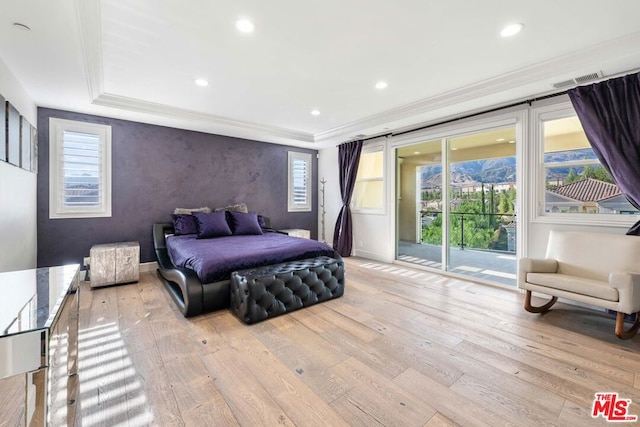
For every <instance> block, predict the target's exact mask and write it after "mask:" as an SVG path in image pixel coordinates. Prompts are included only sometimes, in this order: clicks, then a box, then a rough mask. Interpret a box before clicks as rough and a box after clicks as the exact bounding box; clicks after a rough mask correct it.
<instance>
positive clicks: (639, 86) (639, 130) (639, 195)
mask: <svg viewBox="0 0 640 427" xmlns="http://www.w3.org/2000/svg"><path fill="white" fill-rule="evenodd" d="M568 93H569V98H571V102H572V103H573V107H574V108H575V110H576V113H577V114H578V118H579V119H580V122H581V123H582V127H583V128H584V131H585V134H586V135H587V139H588V140H589V143H591V147H592V148H593V151H594V152H595V153H596V155H597V156H598V159H600V162H601V163H602V164H603V165H604V167H605V168H606V169H607V170H608V171H609V173H610V174H611V176H612V177H613V179H614V181H615V182H616V184H617V185H618V187H619V188H620V190H621V191H622V192H623V193H624V195H625V196H626V197H627V199H629V202H630V203H631V204H632V205H633V206H635V208H636V209H639V210H640V73H637V74H630V75H627V76H624V77H620V78H616V79H611V80H607V81H604V82H600V83H595V84H592V85H588V86H579V87H577V88H574V89H571V90H569V92H568ZM627 234H630V235H636V236H640V221H638V222H636V223H635V225H634V226H633V227H631V228H630V229H629V231H627Z"/></svg>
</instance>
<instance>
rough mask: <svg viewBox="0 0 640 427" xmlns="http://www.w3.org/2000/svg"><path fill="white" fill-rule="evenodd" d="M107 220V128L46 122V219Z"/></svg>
mask: <svg viewBox="0 0 640 427" xmlns="http://www.w3.org/2000/svg"><path fill="white" fill-rule="evenodd" d="M110 216H111V126H106V125H98V124H94V123H84V122H74V121H70V120H62V119H55V118H51V119H49V218H52V219H55V218H92V217H110Z"/></svg>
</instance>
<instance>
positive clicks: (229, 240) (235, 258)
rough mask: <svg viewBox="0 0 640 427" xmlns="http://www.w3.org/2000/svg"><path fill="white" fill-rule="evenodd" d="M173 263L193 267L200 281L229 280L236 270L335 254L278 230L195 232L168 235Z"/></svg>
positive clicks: (324, 245)
mask: <svg viewBox="0 0 640 427" xmlns="http://www.w3.org/2000/svg"><path fill="white" fill-rule="evenodd" d="M166 243H167V251H168V253H169V257H170V258H171V261H172V262H173V264H174V265H175V266H177V267H184V268H189V269H191V270H194V271H195V272H196V274H197V275H198V278H199V279H200V281H201V282H202V283H211V282H217V281H221V280H228V279H229V278H230V277H231V273H232V272H233V271H236V270H244V269H247V268H254V267H262V266H266V265H272V264H278V263H281V262H287V261H294V260H299V259H305V258H314V257H318V256H334V251H333V249H332V248H331V247H329V246H327V245H326V244H324V243H321V242H318V241H316V240H311V239H303V238H299V237H292V236H288V235H285V234H281V233H264V234H261V235H249V236H243V235H234V236H225V237H214V238H210V239H198V238H196V235H195V234H188V235H182V236H175V235H173V236H167V239H166Z"/></svg>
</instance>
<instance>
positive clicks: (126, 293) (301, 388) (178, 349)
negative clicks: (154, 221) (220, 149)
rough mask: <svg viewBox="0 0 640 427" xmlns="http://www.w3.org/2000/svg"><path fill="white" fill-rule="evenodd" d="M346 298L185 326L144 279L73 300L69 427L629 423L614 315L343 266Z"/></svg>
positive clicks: (639, 379) (376, 266)
mask: <svg viewBox="0 0 640 427" xmlns="http://www.w3.org/2000/svg"><path fill="white" fill-rule="evenodd" d="M345 261H346V264H347V267H346V269H347V287H346V291H345V296H344V297H342V298H340V299H337V300H333V301H329V302H326V303H323V304H318V305H315V306H312V307H309V308H306V309H303V310H299V311H297V312H294V313H291V314H288V315H284V316H281V317H277V318H274V319H271V320H267V321H265V322H261V323H258V324H255V325H252V326H247V325H244V324H243V323H241V322H240V321H239V320H237V319H236V318H235V317H233V316H232V315H231V313H230V312H228V311H226V310H225V311H221V312H216V313H210V314H207V315H203V316H199V317H196V318H192V319H185V318H183V317H182V315H181V314H180V313H179V312H178V310H177V308H176V307H175V305H174V303H173V302H172V301H171V300H170V298H169V295H168V293H167V292H166V291H165V289H164V288H163V287H162V284H161V283H160V281H159V280H158V279H157V277H156V276H155V274H152V273H144V274H142V275H141V280H140V282H139V283H138V284H131V285H121V286H115V287H108V288H98V289H93V290H91V289H89V288H88V287H84V288H83V289H82V292H81V300H80V305H81V313H80V338H79V339H80V343H79V357H80V364H79V367H80V372H79V375H80V401H79V408H78V413H79V414H80V416H79V417H78V424H81V425H83V426H114V425H129V426H143V425H158V426H182V425H187V426H214V425H215V426H226V425H229V426H234V425H242V426H254V425H268V426H273V425H279V424H282V425H297V426H304V425H323V426H340V425H353V426H376V425H378V426H392V425H398V426H429V427H432V426H449V425H470V426H476V425H478V426H480V425H483V426H487V425H488V426H501V425H518V426H524V425H535V426H540V425H557V426H587V425H606V424H607V423H606V421H605V420H604V419H603V418H602V417H600V418H598V419H593V418H592V417H591V406H592V402H593V399H594V394H595V393H596V392H607V391H610V392H617V393H619V395H620V397H621V398H626V399H631V400H632V402H633V403H632V404H631V406H630V411H629V412H630V414H638V415H640V390H639V389H638V387H640V376H639V374H640V338H639V337H636V338H634V339H632V340H629V341H621V340H619V339H618V338H616V337H615V335H614V333H613V328H614V323H615V319H614V318H613V317H610V316H608V315H605V314H604V313H602V312H597V311H591V310H587V309H582V308H578V307H574V306H567V305H563V304H557V305H556V306H555V307H554V308H553V309H552V310H551V311H550V312H549V313H547V314H545V315H542V316H541V315H535V314H530V313H526V312H525V311H524V310H523V308H522V304H523V295H521V294H519V293H517V292H514V291H511V290H505V289H500V288H494V287H489V286H484V285H478V284H474V283H470V282H465V281H462V280H457V279H452V278H446V277H442V276H439V275H437V274H431V273H428V272H424V271H418V270H413V269H411V268H410V267H404V266H398V265H388V264H381V263H377V262H371V261H368V260H365V259H358V258H348V259H346V260H345Z"/></svg>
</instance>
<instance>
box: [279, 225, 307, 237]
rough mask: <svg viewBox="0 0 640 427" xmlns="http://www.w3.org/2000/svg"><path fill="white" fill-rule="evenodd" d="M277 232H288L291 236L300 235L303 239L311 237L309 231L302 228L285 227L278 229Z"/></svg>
mask: <svg viewBox="0 0 640 427" xmlns="http://www.w3.org/2000/svg"><path fill="white" fill-rule="evenodd" d="M278 232H279V233H283V234H288V235H289V236H293V237H302V238H304V239H310V238H311V232H310V231H309V230H305V229H303V228H285V229H283V230H278Z"/></svg>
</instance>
